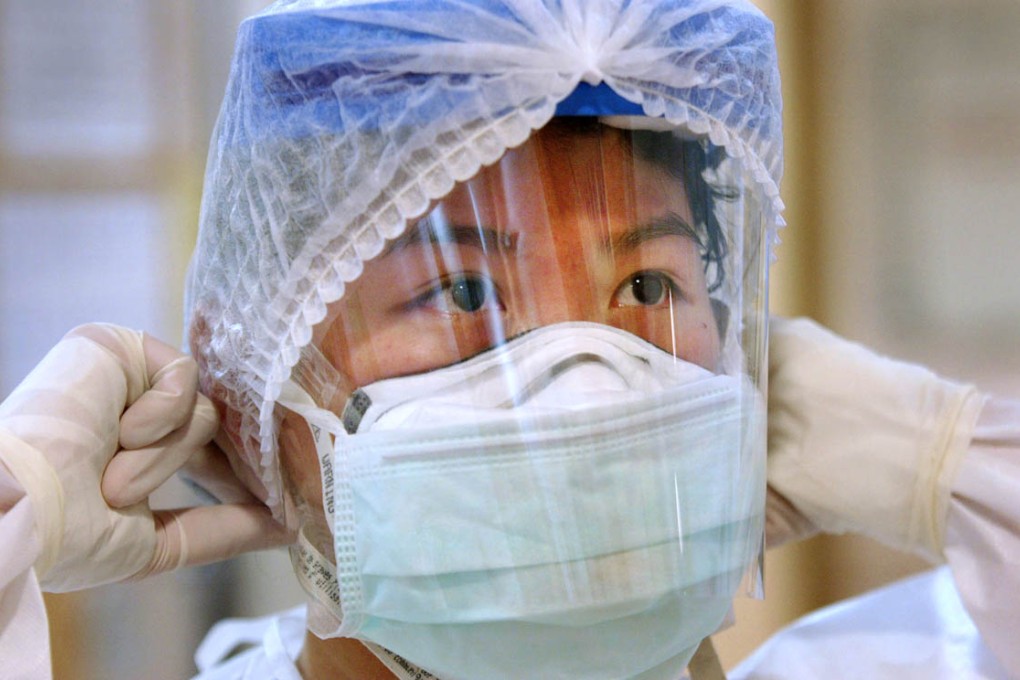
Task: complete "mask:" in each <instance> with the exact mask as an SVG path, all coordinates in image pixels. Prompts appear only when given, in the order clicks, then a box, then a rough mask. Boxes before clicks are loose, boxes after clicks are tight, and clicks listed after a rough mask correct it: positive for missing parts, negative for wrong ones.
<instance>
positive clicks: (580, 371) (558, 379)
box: [509, 352, 628, 407]
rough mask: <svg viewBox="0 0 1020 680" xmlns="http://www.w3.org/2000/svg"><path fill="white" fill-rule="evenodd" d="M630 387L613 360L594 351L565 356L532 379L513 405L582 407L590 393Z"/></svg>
mask: <svg viewBox="0 0 1020 680" xmlns="http://www.w3.org/2000/svg"><path fill="white" fill-rule="evenodd" d="M627 388H628V383H627V380H626V378H625V377H624V376H623V375H622V374H621V371H620V369H619V367H617V366H616V365H614V363H613V362H612V361H610V360H608V359H607V358H606V357H603V356H600V355H598V354H595V353H592V352H580V353H577V354H572V355H570V356H567V357H564V358H563V359H561V360H559V361H557V362H556V363H554V364H552V365H551V366H549V367H548V368H546V369H545V370H544V371H542V372H541V373H540V374H539V375H537V376H534V377H533V378H531V379H530V380H528V381H527V383H526V384H525V385H524V388H523V389H521V390H520V391H519V392H518V393H517V394H516V395H515V396H514V399H513V401H512V404H509V406H514V407H516V406H522V405H524V404H529V405H536V406H546V405H547V406H562V405H563V404H564V403H565V402H566V403H570V404H571V405H580V403H583V400H584V395H585V394H586V393H591V392H595V391H599V392H603V391H607V390H614V389H615V390H621V391H622V390H626V389H627Z"/></svg>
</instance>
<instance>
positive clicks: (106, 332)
mask: <svg viewBox="0 0 1020 680" xmlns="http://www.w3.org/2000/svg"><path fill="white" fill-rule="evenodd" d="M64 337H65V338H75V337H81V338H86V339H88V340H91V341H92V342H94V343H95V344H96V345H98V346H100V347H102V348H104V349H105V350H106V351H107V352H109V353H110V355H112V356H113V357H114V358H115V359H116V360H117V362H118V363H119V364H120V368H121V370H122V372H123V376H124V381H125V384H126V386H127V396H126V399H127V401H126V403H125V404H123V405H121V410H123V407H124V406H127V405H129V404H131V403H133V402H134V401H135V400H136V399H138V397H140V396H141V395H142V394H143V393H144V392H145V390H146V389H148V381H147V380H146V376H147V374H146V368H145V350H144V348H143V343H142V334H141V333H140V332H138V331H134V330H131V329H129V328H124V327H123V326H115V325H114V324H109V323H87V324H82V325H81V326H77V327H76V328H73V329H71V331H70V332H68V333H67V335H65V336H64Z"/></svg>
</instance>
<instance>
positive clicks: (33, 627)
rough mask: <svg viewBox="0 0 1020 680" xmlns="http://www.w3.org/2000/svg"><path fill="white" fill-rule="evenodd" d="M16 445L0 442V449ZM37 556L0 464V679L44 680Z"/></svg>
mask: <svg viewBox="0 0 1020 680" xmlns="http://www.w3.org/2000/svg"><path fill="white" fill-rule="evenodd" d="M12 445H18V443H17V442H12V441H10V440H9V439H8V438H3V437H2V436H0V446H12ZM41 550H42V546H41V543H40V541H39V537H38V536H37V534H36V530H35V520H34V517H33V513H32V507H31V501H30V500H29V498H28V494H27V493H26V492H25V489H24V488H22V486H21V485H20V484H19V483H18V481H17V480H16V479H15V478H14V477H13V476H12V475H11V474H10V472H9V471H8V469H7V467H6V466H5V465H3V463H0V667H2V668H3V676H4V677H5V678H32V679H33V680H35V679H40V680H49V678H52V677H53V674H52V670H51V667H50V640H49V628H48V625H47V619H46V608H45V606H44V604H43V598H42V591H41V590H40V588H39V581H38V579H37V578H36V575H35V570H34V569H33V568H32V565H33V564H34V563H35V561H36V559H37V558H38V557H39V553H40V552H41Z"/></svg>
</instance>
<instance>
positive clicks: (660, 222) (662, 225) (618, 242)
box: [602, 212, 701, 253]
mask: <svg viewBox="0 0 1020 680" xmlns="http://www.w3.org/2000/svg"><path fill="white" fill-rule="evenodd" d="M666 236H679V237H681V238H689V239H691V240H692V241H694V242H695V243H696V244H698V245H701V237H700V236H698V232H697V230H695V229H694V227H693V226H691V223H690V222H688V221H687V220H685V219H684V218H683V217H681V216H680V215H679V214H677V213H674V212H670V213H666V214H665V215H662V216H661V217H656V218H653V219H651V220H649V221H647V222H644V223H643V224H639V225H638V226H636V227H634V228H632V229H628V230H627V231H625V232H623V233H622V234H617V235H615V236H612V237H609V238H606V239H605V241H604V242H603V244H602V248H603V249H604V250H605V251H606V252H610V253H612V252H616V251H620V250H622V251H624V252H629V251H632V250H634V249H635V248H637V247H638V246H640V245H641V244H643V243H647V242H648V241H652V240H655V239H659V238H664V237H666Z"/></svg>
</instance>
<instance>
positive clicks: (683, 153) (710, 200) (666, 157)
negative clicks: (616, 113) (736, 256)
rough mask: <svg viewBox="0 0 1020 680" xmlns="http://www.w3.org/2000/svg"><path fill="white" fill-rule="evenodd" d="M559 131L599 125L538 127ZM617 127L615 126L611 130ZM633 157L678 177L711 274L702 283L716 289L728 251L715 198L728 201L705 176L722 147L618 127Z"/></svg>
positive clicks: (568, 119)
mask: <svg viewBox="0 0 1020 680" xmlns="http://www.w3.org/2000/svg"><path fill="white" fill-rule="evenodd" d="M547 129H548V130H549V131H550V132H553V133H554V134H556V133H564V134H593V135H594V134H601V132H602V131H603V130H604V129H605V126H604V125H602V124H601V123H599V122H598V119H597V118H595V117H592V116H563V117H560V118H554V119H553V120H552V121H551V122H550V123H549V124H548V125H546V127H545V128H543V130H547ZM612 129H617V128H612ZM619 132H620V133H621V134H624V135H625V137H624V138H625V139H627V140H628V142H629V143H630V144H631V146H632V148H633V149H634V153H635V154H636V155H637V157H638V158H641V159H643V160H646V161H650V162H652V163H654V164H655V165H657V166H659V167H661V168H663V169H665V170H666V171H667V172H668V173H669V174H670V175H671V176H673V177H676V178H678V179H680V180H681V181H682V182H683V183H684V188H685V189H686V191H687V200H688V202H689V204H690V207H691V214H692V215H693V216H694V225H693V226H694V228H695V231H696V232H697V237H698V241H699V246H700V248H701V251H702V252H701V259H702V261H703V262H704V266H705V272H706V274H707V273H708V272H710V271H711V272H712V274H713V276H712V278H711V279H710V280H708V281H707V282H706V283H707V285H708V292H709V293H713V292H715V291H716V290H718V289H719V288H720V287H721V286H722V284H723V282H724V281H725V279H726V270H725V266H724V264H725V260H726V256H727V254H728V252H729V245H728V243H727V240H726V233H725V231H724V230H723V228H722V225H721V224H720V223H719V216H718V215H717V213H716V201H723V200H733V199H734V198H736V191H735V190H734V189H733V188H732V187H725V186H713V185H711V184H709V182H708V180H706V179H705V173H706V171H708V170H714V169H716V168H717V167H719V164H720V163H721V162H722V160H723V159H724V158H725V151H723V149H721V148H720V147H717V146H715V145H713V144H711V143H710V142H709V141H708V140H701V139H683V138H681V137H679V136H678V135H676V134H674V133H673V132H669V131H662V132H660V131H655V130H619Z"/></svg>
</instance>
